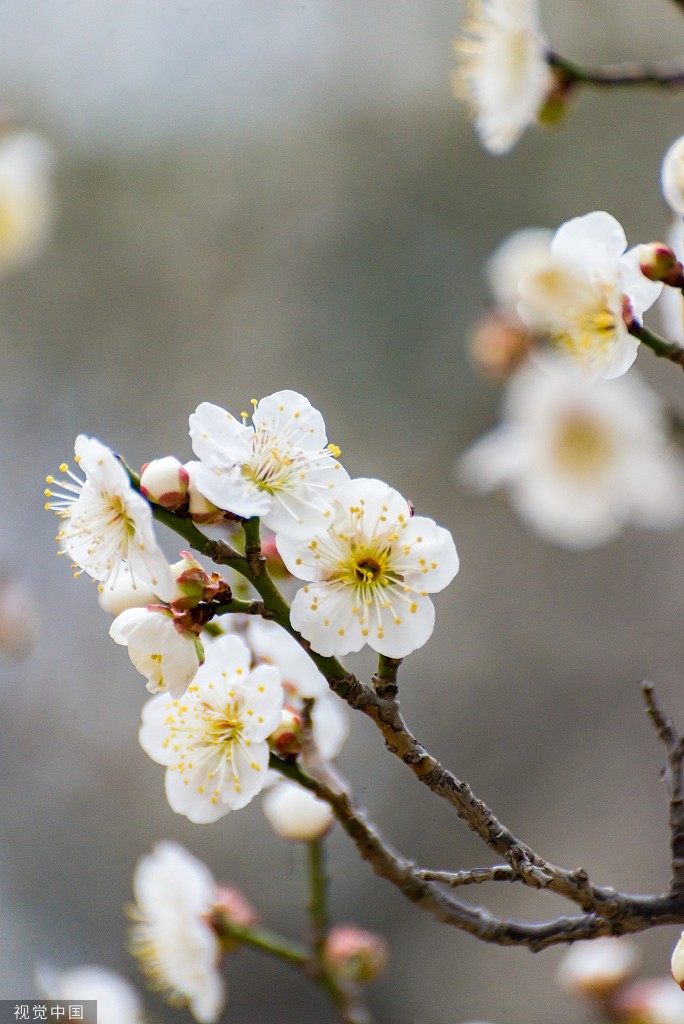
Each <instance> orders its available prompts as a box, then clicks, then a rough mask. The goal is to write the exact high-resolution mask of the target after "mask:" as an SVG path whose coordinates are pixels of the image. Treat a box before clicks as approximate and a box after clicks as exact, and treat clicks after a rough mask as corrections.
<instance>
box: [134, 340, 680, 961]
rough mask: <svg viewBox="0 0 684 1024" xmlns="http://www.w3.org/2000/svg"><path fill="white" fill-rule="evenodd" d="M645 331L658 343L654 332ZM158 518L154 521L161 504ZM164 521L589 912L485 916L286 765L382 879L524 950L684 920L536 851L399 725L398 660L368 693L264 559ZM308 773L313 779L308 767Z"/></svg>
mask: <svg viewBox="0 0 684 1024" xmlns="http://www.w3.org/2000/svg"><path fill="white" fill-rule="evenodd" d="M639 326H640V325H639ZM630 329H631V328H630ZM640 329H641V328H640ZM641 330H643V331H644V332H645V334H646V335H648V336H649V337H651V335H650V332H646V331H645V329H641ZM653 337H655V336H653ZM660 341H662V339H660ZM663 343H664V344H668V343H665V342H663ZM651 347H653V344H652V345H651ZM679 351H681V353H682V363H681V365H684V350H679ZM658 354H662V353H658ZM161 511H163V510H161ZM154 513H155V516H157V507H156V506H155V507H154ZM157 518H159V519H160V520H161V521H163V522H166V523H167V525H169V526H171V528H172V529H176V523H175V522H174V520H175V519H178V520H179V522H180V524H181V526H182V530H177V532H180V533H181V536H183V537H184V538H185V539H186V540H188V542H189V543H190V544H191V545H192V546H193V547H196V549H197V550H199V551H201V552H202V553H204V554H205V555H209V557H212V558H214V560H215V561H216V562H217V563H218V564H225V565H230V566H231V567H232V568H235V569H236V570H237V571H239V572H240V573H241V574H242V575H243V576H244V577H245V578H246V579H247V580H248V581H249V582H250V583H251V584H252V586H253V587H254V588H255V590H256V591H257V592H258V593H259V595H260V597H261V598H262V601H263V605H264V613H263V614H264V615H265V616H266V617H268V618H270V619H272V620H274V621H276V622H278V623H279V624H280V625H281V626H282V627H283V629H285V630H286V631H287V632H288V633H290V634H291V635H292V636H293V637H294V638H295V639H296V640H297V641H298V642H299V643H300V644H301V646H302V647H303V648H304V650H306V651H307V652H308V654H309V656H310V657H311V659H312V660H313V662H314V663H315V664H316V666H317V667H318V668H319V670H320V671H321V672H322V674H323V675H324V676H325V677H326V679H327V680H328V684H329V686H330V688H331V689H332V690H333V691H334V692H335V693H337V694H338V696H340V697H341V698H342V699H343V700H345V701H346V702H347V704H349V706H350V707H352V708H353V709H355V710H358V711H361V712H363V714H365V715H367V717H369V718H370V719H371V720H372V721H373V722H374V723H375V725H376V726H377V728H378V729H379V731H380V733H381V734H382V736H383V739H384V741H385V745H386V747H387V749H388V750H390V751H391V752H392V753H393V754H394V755H395V756H396V757H398V758H399V759H400V760H401V761H403V762H404V763H405V764H406V765H407V766H408V767H409V768H410V769H411V771H412V772H413V774H414V775H415V776H416V778H417V779H418V780H419V781H420V782H421V783H422V784H423V785H425V786H426V787H427V788H428V789H430V790H431V791H432V792H433V793H435V794H436V795H437V796H439V797H441V798H442V799H444V800H446V801H447V802H448V803H449V804H451V806H452V807H453V808H454V809H455V810H456V813H457V814H458V816H459V817H460V818H461V819H462V820H463V821H464V822H465V823H466V824H467V825H468V827H469V828H470V829H472V830H473V831H474V832H475V833H476V834H477V835H479V836H480V838H481V839H482V840H483V842H484V843H485V844H486V845H487V846H488V848H489V849H490V850H491V851H492V852H493V853H495V854H496V855H497V856H498V857H500V858H502V859H503V860H505V861H506V865H507V867H508V868H509V869H510V871H511V873H512V874H513V875H514V876H515V878H516V879H517V880H519V881H520V882H522V883H523V884H525V885H528V886H531V887H533V888H536V889H540V888H544V889H548V890H549V891H550V892H554V893H556V894H557V895H560V896H563V897H564V898H565V899H567V900H569V901H570V902H572V903H575V904H576V905H577V906H579V907H580V908H581V910H582V911H583V914H582V916H578V917H571V918H567V917H561V918H557V919H555V920H553V921H547V922H544V923H541V924H526V923H523V922H517V921H506V920H501V919H499V918H496V917H493V916H492V915H490V914H489V913H488V912H487V911H484V910H480V909H478V908H473V907H470V906H468V905H466V904H463V903H460V902H459V901H457V900H456V899H455V898H454V897H453V896H451V895H450V894H449V893H448V892H446V891H445V889H444V887H443V885H442V884H440V883H439V882H437V881H435V880H430V879H427V878H425V877H423V876H421V874H420V872H418V871H417V870H416V869H415V866H414V865H413V863H412V862H411V861H409V860H407V859H406V858H404V857H402V856H401V855H400V854H398V853H396V852H395V851H394V850H392V848H391V847H389V846H388V845H387V844H385V843H384V841H383V840H382V838H381V837H380V835H379V833H378V832H377V830H376V829H375V827H374V826H373V825H372V823H370V822H369V821H368V820H367V818H366V816H365V814H364V813H363V811H362V810H361V809H360V808H358V807H357V806H356V805H355V803H354V800H353V797H352V795H351V792H350V791H349V788H348V787H347V785H346V783H344V782H343V781H342V780H341V779H340V778H339V777H337V776H336V775H335V774H334V773H333V772H332V769H330V767H329V766H326V765H323V764H322V763H321V764H316V765H315V766H314V767H315V768H316V771H315V772H314V773H312V775H311V778H307V777H306V776H302V777H301V778H297V772H298V771H299V770H298V769H297V767H296V766H285V765H283V766H281V770H283V773H284V774H290V775H291V777H293V778H296V780H297V781H299V782H300V784H302V785H308V788H310V789H312V790H313V791H314V792H316V793H317V794H318V795H319V796H320V797H321V798H322V799H324V800H326V801H327V802H328V803H329V804H330V806H331V807H332V809H333V811H334V813H335V815H336V817H337V819H338V820H339V821H340V822H341V824H342V826H343V828H344V829H345V831H346V832H347V833H348V834H349V835H350V836H351V837H352V839H353V840H354V842H355V843H356V846H357V849H358V850H359V853H360V854H361V856H362V857H363V858H364V859H366V860H368V861H369V862H370V863H371V864H372V866H373V868H374V870H375V871H376V873H377V874H379V875H380V876H382V877H383V878H387V879H388V880H389V881H391V882H392V883H393V884H394V885H396V886H397V887H398V888H399V889H400V890H401V891H402V892H403V893H404V895H406V896H407V897H408V898H409V899H410V900H411V901H412V902H414V903H417V904H418V905H419V906H421V907H422V908H423V909H425V910H427V911H429V912H430V913H432V914H433V915H434V916H435V917H437V918H438V919H439V920H441V921H445V922H447V923H449V924H452V925H455V926H456V927H458V928H461V929H462V930H464V931H467V932H470V933H471V934H473V935H476V936H477V937H478V938H480V939H483V940H484V941H487V942H493V943H499V944H502V945H522V946H527V947H528V948H530V949H532V950H534V951H536V950H539V949H543V948H545V947H546V946H548V945H553V944H554V943H558V942H573V941H575V940H576V939H580V938H593V937H595V936H597V935H611V934H612V935H620V934H623V933H625V932H630V931H641V930H643V929H645V928H650V927H653V926H655V925H659V924H677V923H682V922H684V893H682V892H680V890H679V889H677V891H676V892H675V891H672V892H670V893H668V894H667V895H666V896H633V895H630V894H625V893H618V892H616V891H615V890H614V889H612V888H610V887H602V886H597V885H594V884H593V883H592V882H591V881H590V879H589V876H588V874H587V872H586V871H585V870H584V869H582V868H580V869H577V870H574V871H572V870H566V869H564V868H561V867H558V866H557V865H554V864H551V863H549V862H548V861H545V860H544V859H543V858H542V857H540V856H539V854H537V853H535V852H534V850H532V848H531V847H529V846H528V845H527V844H525V843H523V842H522V841H521V840H519V839H517V838H516V837H515V836H514V835H513V833H512V832H511V831H510V830H509V829H508V828H506V826H505V825H503V824H502V823H501V822H500V821H499V820H498V819H497V818H496V816H495V815H494V814H493V812H492V811H491V810H490V808H489V807H488V806H487V805H486V804H485V803H484V802H483V801H482V800H480V799H479V798H478V797H476V796H475V794H474V793H473V791H472V790H471V788H470V786H469V785H468V783H467V782H464V781H463V780H461V779H459V778H458V777H457V776H456V775H454V774H453V773H452V772H450V771H449V770H448V769H446V768H445V767H444V766H443V765H441V764H440V762H439V761H438V760H437V759H436V758H434V757H433V756H432V755H431V754H430V753H429V752H428V751H427V749H426V748H425V747H424V746H423V745H422V744H421V743H419V742H418V740H417V739H416V737H415V736H414V735H413V734H412V733H411V731H410V729H409V728H408V726H407V724H406V722H405V721H404V719H403V717H402V714H401V708H400V705H399V700H398V697H397V686H396V674H397V671H398V668H399V664H400V662H399V661H398V660H397V659H389V658H381V660H380V665H379V668H378V673H377V674H376V676H375V677H374V680H373V681H374V687H371V686H368V685H367V684H366V683H364V682H362V681H360V680H359V679H357V678H356V676H355V675H353V674H352V673H350V672H348V671H347V670H346V669H345V668H344V666H343V665H341V664H340V662H339V661H337V659H335V658H332V657H324V656H323V655H320V654H317V653H316V652H315V651H313V650H311V647H310V645H309V644H308V642H307V641H306V640H304V639H303V638H302V637H301V636H300V635H299V634H298V633H297V631H296V630H294V629H293V627H292V625H291V623H290V617H289V606H288V604H287V602H286V601H285V599H284V598H283V596H282V594H281V593H280V591H279V590H278V588H277V587H276V585H275V583H274V582H273V580H272V579H271V577H270V575H269V573H268V571H267V568H266V567H265V565H264V562H263V558H262V556H257V558H258V566H257V565H256V564H255V565H252V564H250V561H251V560H248V559H247V558H246V557H245V556H242V555H239V553H237V552H234V551H233V550H232V549H231V548H230V547H229V546H228V545H221V544H220V542H213V541H210V540H209V539H208V538H206V537H204V535H203V534H202V533H201V532H200V531H199V530H197V528H196V527H195V526H194V524H191V526H192V529H191V530H190V531H189V530H188V529H187V525H186V523H187V521H186V520H184V519H183V518H182V517H177V516H174V515H173V514H172V513H164V514H163V515H159V516H157ZM255 531H256V527H254V529H253V530H252V531H251V532H250V529H249V527H248V528H247V529H246V531H245V532H246V537H247V538H249V537H258V533H257V532H255ZM195 535H196V536H195ZM255 610H256V609H255ZM381 694H382V695H381ZM304 768H305V771H308V767H307V765H306V764H305V765H304ZM488 870H490V869H488ZM447 884H449V883H447Z"/></svg>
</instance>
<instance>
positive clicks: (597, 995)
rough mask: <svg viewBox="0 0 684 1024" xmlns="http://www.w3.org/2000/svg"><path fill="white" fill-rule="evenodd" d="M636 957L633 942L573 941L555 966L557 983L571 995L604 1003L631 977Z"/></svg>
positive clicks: (638, 960) (605, 940) (609, 939)
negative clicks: (556, 968)
mask: <svg viewBox="0 0 684 1024" xmlns="http://www.w3.org/2000/svg"><path fill="white" fill-rule="evenodd" d="M639 962H640V956H639V951H638V948H637V947H636V946H635V945H634V943H631V942H629V940H625V939H614V938H608V937H606V938H600V939H594V940H593V941H592V942H577V943H575V945H573V946H572V948H571V949H570V950H568V952H567V953H566V954H565V956H564V957H563V959H562V960H561V962H560V964H559V966H558V973H557V976H556V977H557V980H558V984H559V985H560V986H561V988H563V989H564V990H565V991H566V992H569V993H570V994H571V995H575V996H578V995H579V996H589V997H590V998H592V999H599V1000H602V1001H604V1000H606V999H608V998H609V997H610V996H611V995H612V994H613V993H614V992H615V991H616V990H617V989H618V988H620V987H621V986H622V985H624V983H625V982H626V981H628V980H629V978H631V977H632V976H633V975H634V973H635V971H636V969H637V968H638V966H639Z"/></svg>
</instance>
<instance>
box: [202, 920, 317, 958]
mask: <svg viewBox="0 0 684 1024" xmlns="http://www.w3.org/2000/svg"><path fill="white" fill-rule="evenodd" d="M215 927H216V928H217V930H218V932H219V937H220V938H221V939H224V940H226V946H227V948H228V949H232V948H233V945H234V943H235V942H239V943H240V945H243V946H251V947H252V948H253V949H259V950H261V952H262V953H268V954H269V956H273V957H276V958H277V959H278V960H284V961H285V962H286V963H288V964H292V965H293V966H295V967H299V968H302V969H306V970H307V971H308V968H309V964H310V962H311V957H310V954H309V950H308V949H307V948H306V946H303V945H301V943H299V942H293V941H292V940H291V939H285V938H283V936H282V935H278V934H277V933H276V932H272V931H270V930H269V929H268V928H245V927H244V926H242V925H239V924H233V923H232V922H231V921H226V920H225V919H224V918H222V919H221V920H218V921H216V922H215Z"/></svg>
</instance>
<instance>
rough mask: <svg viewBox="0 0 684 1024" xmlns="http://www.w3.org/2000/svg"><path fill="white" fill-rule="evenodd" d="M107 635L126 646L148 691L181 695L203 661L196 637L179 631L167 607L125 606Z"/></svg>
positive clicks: (199, 644) (200, 646)
mask: <svg viewBox="0 0 684 1024" xmlns="http://www.w3.org/2000/svg"><path fill="white" fill-rule="evenodd" d="M109 635H110V636H111V638H112V640H114V641H115V643H117V644H122V645H124V646H126V647H128V656H129V658H130V659H131V661H132V662H133V664H134V665H135V667H136V668H137V670H138V672H140V673H141V675H143V676H145V678H146V679H147V689H148V690H149V692H150V693H159V692H160V691H162V690H164V691H167V692H168V693H170V694H171V696H172V697H182V696H183V694H184V693H185V691H186V690H187V688H188V686H189V684H190V683H191V682H192V680H193V679H194V677H195V673H196V672H197V669H198V668H199V666H200V665H201V664H202V662H203V661H204V651H203V649H202V645H201V643H200V640H199V637H197V636H196V635H195V634H194V633H191V632H185V631H181V630H179V628H178V626H177V624H176V621H175V619H174V615H173V612H172V611H171V610H170V609H169V608H164V607H161V606H157V607H155V606H152V607H150V608H128V609H126V611H123V612H121V614H120V615H117V617H116V618H115V619H114V622H112V624H111V626H110V628H109Z"/></svg>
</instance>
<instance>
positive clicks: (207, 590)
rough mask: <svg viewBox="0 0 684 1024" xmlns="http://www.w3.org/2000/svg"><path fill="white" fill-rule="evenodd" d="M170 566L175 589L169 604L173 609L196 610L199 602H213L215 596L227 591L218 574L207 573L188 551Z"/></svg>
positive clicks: (182, 552)
mask: <svg viewBox="0 0 684 1024" xmlns="http://www.w3.org/2000/svg"><path fill="white" fill-rule="evenodd" d="M181 555H182V558H181V560H180V561H179V562H175V563H174V564H173V565H172V566H171V574H172V576H173V578H174V580H175V582H176V589H175V592H174V595H173V597H172V598H171V601H170V602H169V603H170V604H171V605H173V607H174V608H175V609H179V610H188V609H190V608H196V607H197V605H198V604H199V603H200V602H201V601H213V600H214V598H215V597H216V595H217V594H219V593H221V592H223V591H226V590H228V589H229V587H228V584H227V583H226V582H225V581H224V580H223V579H221V577H220V576H219V575H218V573H215V572H213V573H208V572H207V571H206V569H204V568H203V567H202V566H201V565H200V564H199V562H198V561H197V560H196V559H195V558H193V557H192V555H191V554H190V552H189V551H181Z"/></svg>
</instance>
